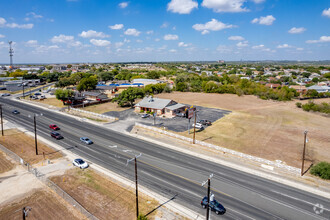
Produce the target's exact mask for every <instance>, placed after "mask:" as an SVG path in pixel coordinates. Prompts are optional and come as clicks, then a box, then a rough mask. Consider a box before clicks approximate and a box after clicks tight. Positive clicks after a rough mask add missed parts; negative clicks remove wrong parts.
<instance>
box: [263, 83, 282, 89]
mask: <svg viewBox="0 0 330 220" xmlns="http://www.w3.org/2000/svg"><path fill="white" fill-rule="evenodd" d="M265 86H267V87H269V88H272V89H276V88H278V87H280V86H281V84H278V83H267V84H266V85H265Z"/></svg>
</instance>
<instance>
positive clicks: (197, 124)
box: [193, 123, 204, 130]
mask: <svg viewBox="0 0 330 220" xmlns="http://www.w3.org/2000/svg"><path fill="white" fill-rule="evenodd" d="M193 127H195V128H197V129H199V130H204V126H203V125H202V124H201V123H196V125H195V124H193Z"/></svg>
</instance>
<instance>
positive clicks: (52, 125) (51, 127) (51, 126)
mask: <svg viewBox="0 0 330 220" xmlns="http://www.w3.org/2000/svg"><path fill="white" fill-rule="evenodd" d="M49 128H50V129H53V130H55V131H57V130H60V128H59V127H58V126H57V125H55V124H51V125H49Z"/></svg>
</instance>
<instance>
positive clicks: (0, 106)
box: [0, 105, 3, 136]
mask: <svg viewBox="0 0 330 220" xmlns="http://www.w3.org/2000/svg"><path fill="white" fill-rule="evenodd" d="M0 117H1V134H2V136H3V119H2V105H0Z"/></svg>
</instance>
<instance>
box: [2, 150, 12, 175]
mask: <svg viewBox="0 0 330 220" xmlns="http://www.w3.org/2000/svg"><path fill="white" fill-rule="evenodd" d="M14 167H15V164H13V163H12V162H11V161H10V160H9V159H7V158H6V155H5V154H3V153H2V152H0V173H4V172H7V171H9V170H11V169H13V168H14Z"/></svg>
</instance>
